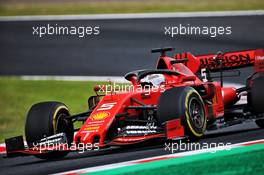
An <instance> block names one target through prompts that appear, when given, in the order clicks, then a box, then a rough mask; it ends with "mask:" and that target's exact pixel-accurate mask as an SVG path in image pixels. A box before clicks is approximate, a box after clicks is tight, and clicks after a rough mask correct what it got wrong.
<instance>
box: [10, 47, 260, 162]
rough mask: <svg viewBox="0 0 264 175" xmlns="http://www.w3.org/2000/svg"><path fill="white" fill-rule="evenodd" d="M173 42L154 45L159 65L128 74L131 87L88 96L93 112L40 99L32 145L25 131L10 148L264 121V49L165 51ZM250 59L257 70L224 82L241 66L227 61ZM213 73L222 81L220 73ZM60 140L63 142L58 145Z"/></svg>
mask: <svg viewBox="0 0 264 175" xmlns="http://www.w3.org/2000/svg"><path fill="white" fill-rule="evenodd" d="M171 50H173V49H172V48H159V49H153V50H152V52H160V53H161V55H160V57H159V58H158V62H157V66H156V68H155V69H148V70H137V71H133V72H129V73H127V74H126V75H125V79H126V80H128V81H130V82H131V85H130V86H128V87H129V88H126V90H125V91H124V90H123V91H121V92H116V91H115V88H112V86H111V87H110V88H111V90H110V91H109V93H108V94H102V93H101V92H102V91H104V92H105V91H107V90H108V89H109V87H107V86H96V87H95V88H94V90H95V93H96V95H95V96H91V97H90V98H89V99H88V106H89V109H88V111H87V112H84V113H80V114H76V115H71V114H70V113H69V110H68V108H67V107H66V105H64V104H63V103H60V102H41V103H38V104H35V105H33V106H32V107H31V109H30V110H29V112H28V115H27V119H26V125H25V136H26V141H27V147H26V148H25V146H24V142H23V138H22V136H18V137H13V138H10V139H6V146H7V155H8V156H15V155H17V154H21V153H23V154H30V155H32V154H33V155H35V156H37V157H39V158H44V159H50V158H60V157H63V156H65V155H66V154H67V153H68V152H69V151H72V150H78V148H79V147H77V146H76V147H75V148H74V149H71V148H69V147H65V145H69V144H71V145H72V144H73V143H74V145H79V144H82V145H87V144H89V146H88V147H89V148H90V149H98V148H104V147H109V146H113V145H121V146H122V145H130V144H136V143H141V142H144V141H147V140H152V139H165V140H166V139H167V140H177V139H183V138H186V137H188V138H189V139H199V138H200V137H202V136H203V134H204V132H205V131H206V130H212V129H218V128H220V127H226V126H230V125H234V124H238V123H242V122H243V121H245V120H249V119H250V120H255V122H256V124H257V125H258V126H260V127H264V118H263V117H264V116H263V114H264V108H263V104H264V93H261V89H262V87H264V53H263V50H262V49H259V50H247V51H238V52H228V53H217V54H210V55H200V56H193V55H192V54H190V53H181V54H176V55H175V56H174V57H168V56H166V52H167V51H171ZM244 66H254V72H253V73H252V75H251V76H250V77H248V78H247V79H246V80H245V81H246V86H245V87H241V88H237V89H236V88H235V87H223V77H225V76H235V73H237V72H234V71H235V70H229V71H228V72H226V69H236V68H239V67H244ZM216 73H217V74H216ZM218 73H219V74H218ZM226 73H228V74H229V75H225V74H226ZM230 74H232V75H230ZM216 75H217V76H216ZM214 78H219V79H220V81H219V82H217V81H213V79H214ZM119 86H121V85H119ZM119 90H120V88H119ZM241 96H246V97H247V103H245V104H236V103H237V102H238V101H239V99H240V97H241ZM75 121H83V125H82V126H81V127H80V128H78V129H76V128H74V125H73V124H74V122H75ZM46 144H49V146H46ZM54 144H56V145H57V146H58V145H59V148H61V147H63V149H62V150H57V149H55V148H54ZM51 145H52V146H53V147H51ZM44 146H45V147H44ZM86 149H87V147H86ZM40 150H41V152H40Z"/></svg>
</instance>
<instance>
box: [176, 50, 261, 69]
mask: <svg viewBox="0 0 264 175" xmlns="http://www.w3.org/2000/svg"><path fill="white" fill-rule="evenodd" d="M174 58H175V59H182V58H187V59H188V60H189V61H188V62H187V66H188V67H189V69H190V70H192V71H193V72H194V73H196V72H197V71H198V70H200V69H204V68H207V69H208V70H209V71H212V72H213V71H219V70H220V69H222V70H226V69H236V68H241V67H248V66H253V65H254V64H255V66H254V67H255V71H256V72H259V71H263V72H264V52H263V50H262V49H256V50H244V51H235V52H226V53H221V57H219V54H206V55H197V56H193V55H192V54H191V53H189V52H186V53H180V54H176V55H175V56H174ZM219 59H220V60H221V64H219Z"/></svg>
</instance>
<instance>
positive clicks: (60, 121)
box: [56, 113, 72, 142]
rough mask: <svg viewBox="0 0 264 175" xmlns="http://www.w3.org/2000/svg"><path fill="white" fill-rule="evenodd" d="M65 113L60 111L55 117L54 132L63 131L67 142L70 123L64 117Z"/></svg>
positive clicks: (69, 133) (69, 134)
mask: <svg viewBox="0 0 264 175" xmlns="http://www.w3.org/2000/svg"><path fill="white" fill-rule="evenodd" d="M66 116H67V115H66V114H64V113H61V114H59V115H58V117H57V123H56V132H57V133H62V132H63V133H65V134H66V137H67V140H68V142H71V141H72V140H71V139H70V137H71V132H72V131H71V129H70V123H69V121H68V120H67V119H65V117H66Z"/></svg>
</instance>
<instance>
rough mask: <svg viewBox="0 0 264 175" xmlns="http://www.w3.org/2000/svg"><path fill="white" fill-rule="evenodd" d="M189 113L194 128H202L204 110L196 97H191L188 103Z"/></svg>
mask: <svg viewBox="0 0 264 175" xmlns="http://www.w3.org/2000/svg"><path fill="white" fill-rule="evenodd" d="M189 115H190V120H191V123H192V124H193V125H194V127H195V128H199V129H200V128H203V125H204V110H203V106H202V104H201V102H200V101H199V100H197V99H196V98H192V99H191V100H190V103H189Z"/></svg>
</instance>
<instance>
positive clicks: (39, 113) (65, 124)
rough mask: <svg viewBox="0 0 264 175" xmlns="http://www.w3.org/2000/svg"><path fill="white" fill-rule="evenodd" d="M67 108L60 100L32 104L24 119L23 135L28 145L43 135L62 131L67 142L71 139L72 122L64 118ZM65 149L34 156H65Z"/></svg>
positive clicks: (53, 157)
mask: <svg viewBox="0 0 264 175" xmlns="http://www.w3.org/2000/svg"><path fill="white" fill-rule="evenodd" d="M69 115H70V113H69V110H68V108H67V107H66V105H64V104H63V103H60V102H41V103H37V104H35V105H33V106H32V107H31V108H30V110H29V112H28V114H27V119H26V125H25V135H26V141H27V144H28V146H29V147H32V146H33V144H34V143H35V142H37V141H39V140H40V139H42V138H44V137H48V136H51V135H54V134H57V133H61V132H64V133H65V134H66V137H67V142H68V144H71V143H72V141H73V133H74V129H73V123H72V122H71V121H69V120H66V116H69ZM67 154H68V152H67V151H53V152H50V153H45V154H39V155H36V157H38V158H41V159H58V158H62V157H64V156H66V155H67Z"/></svg>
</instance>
